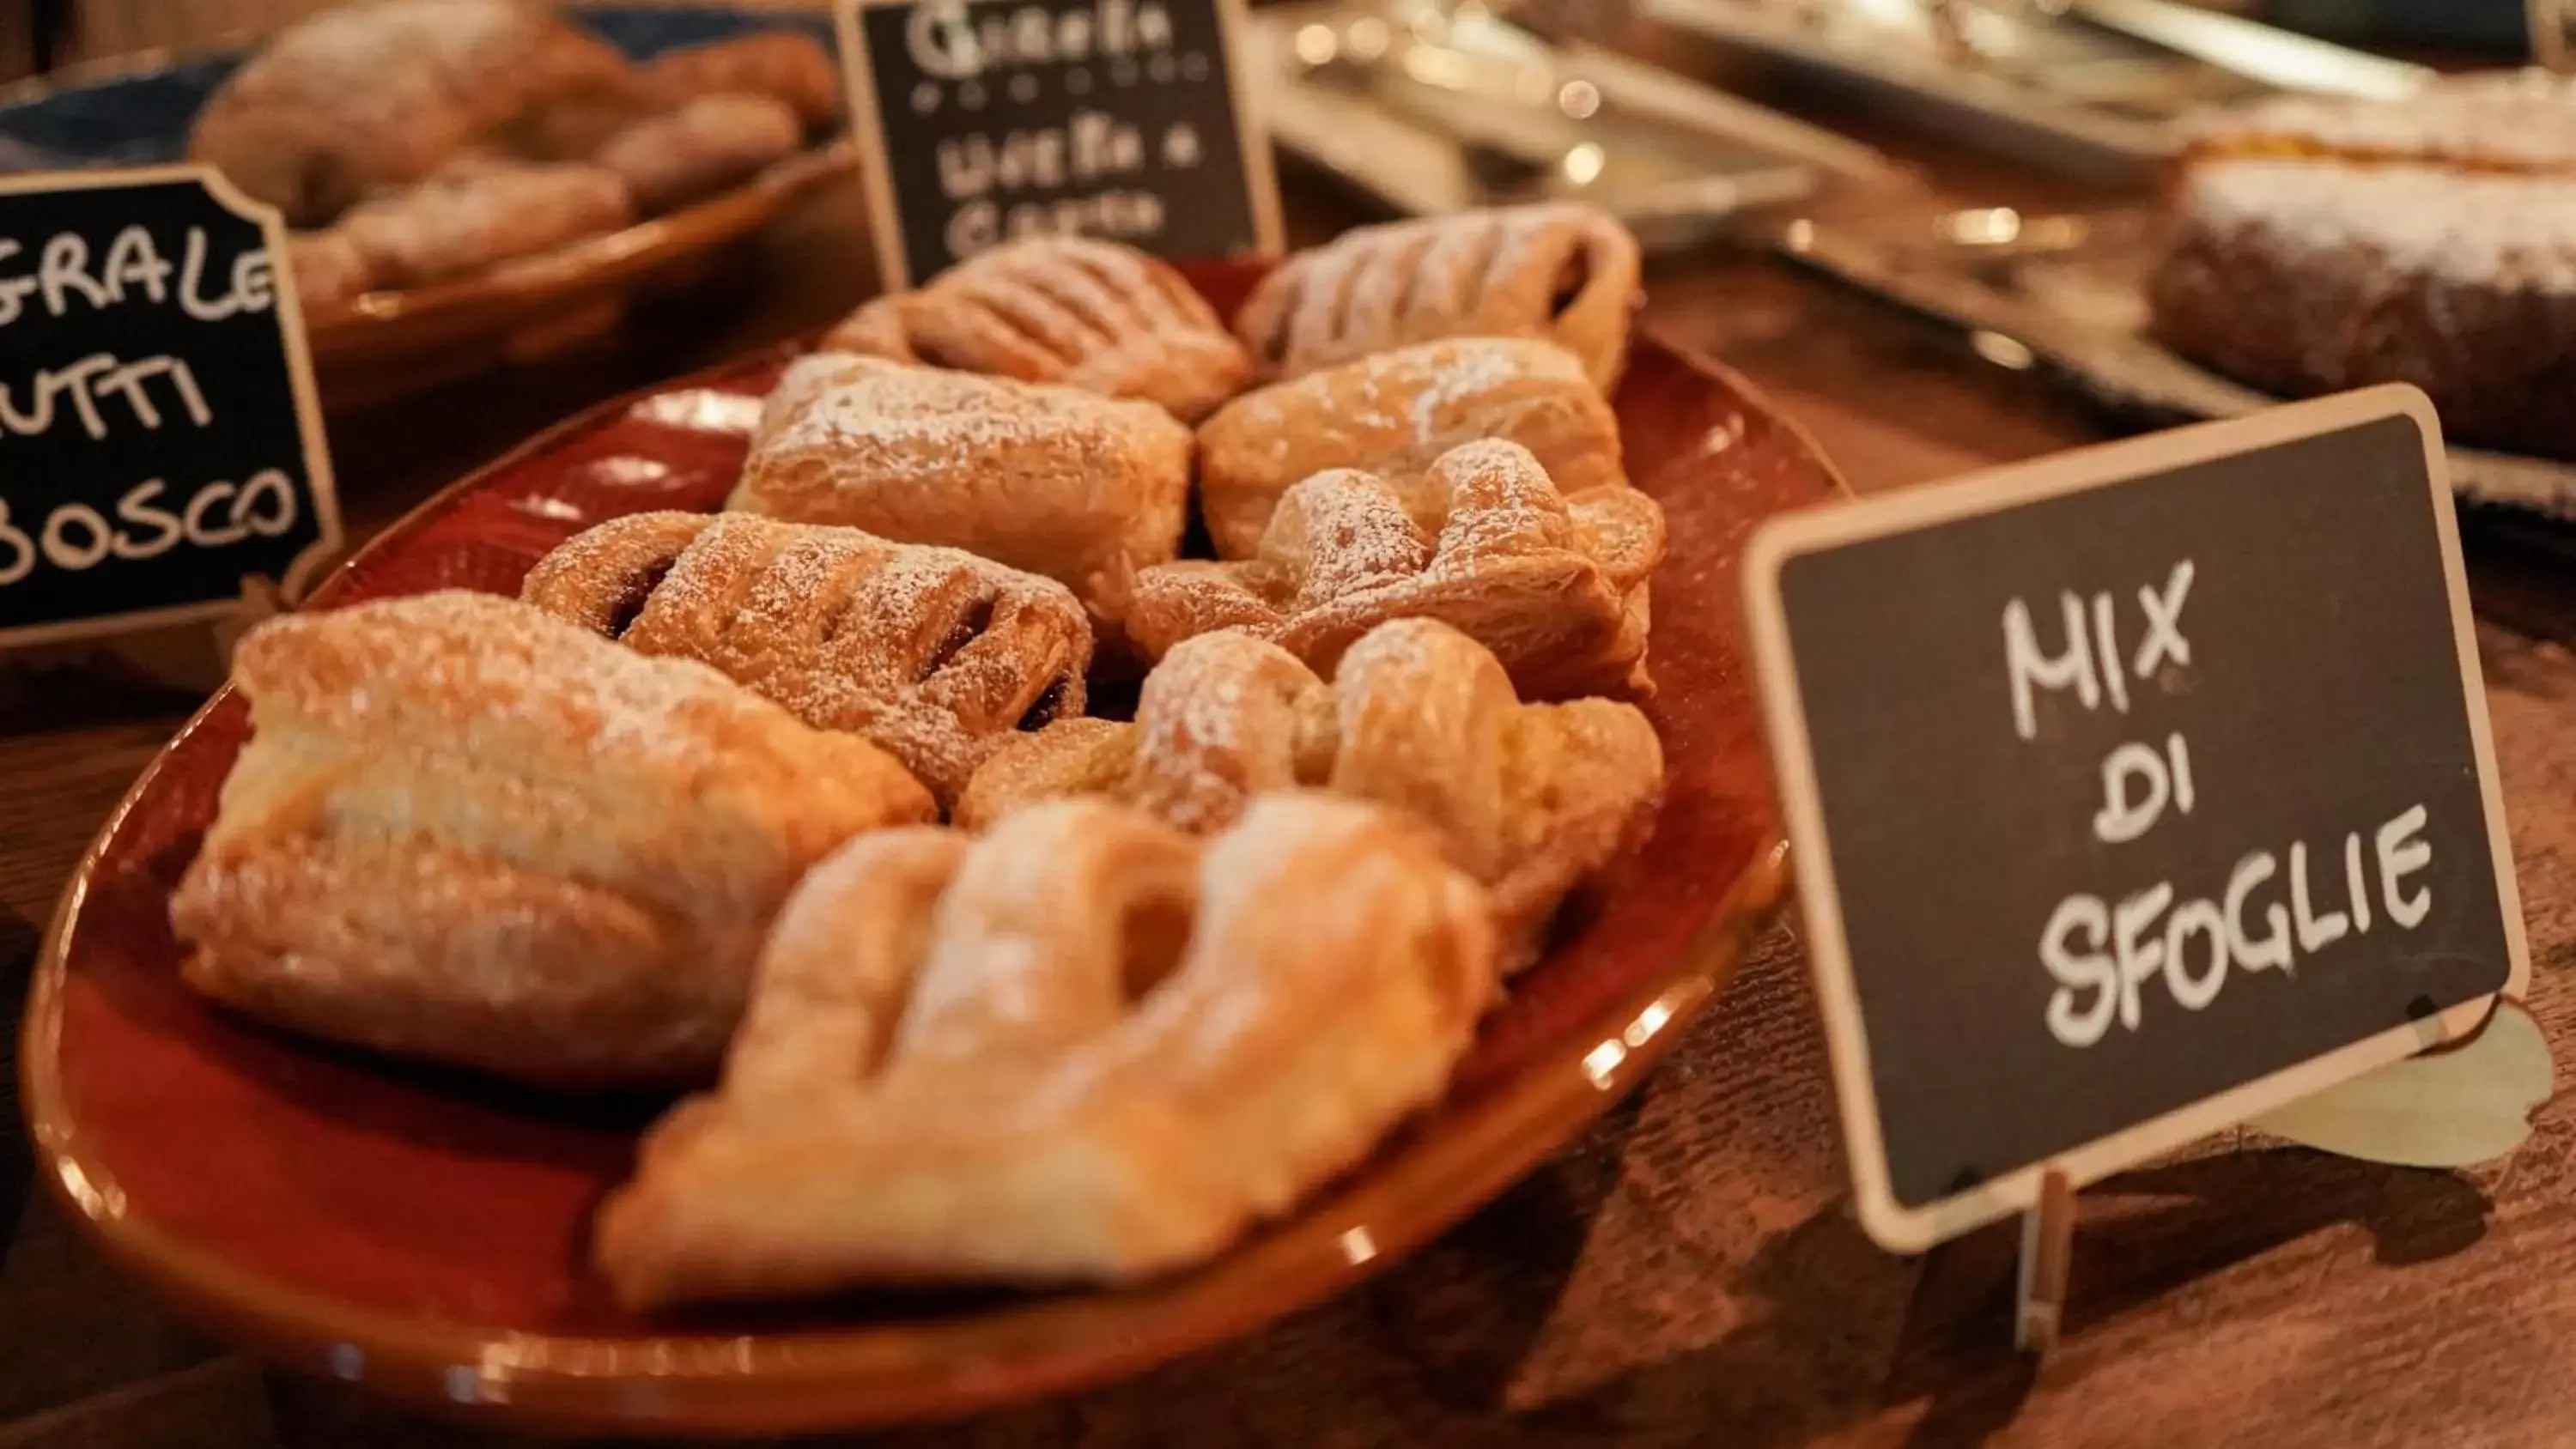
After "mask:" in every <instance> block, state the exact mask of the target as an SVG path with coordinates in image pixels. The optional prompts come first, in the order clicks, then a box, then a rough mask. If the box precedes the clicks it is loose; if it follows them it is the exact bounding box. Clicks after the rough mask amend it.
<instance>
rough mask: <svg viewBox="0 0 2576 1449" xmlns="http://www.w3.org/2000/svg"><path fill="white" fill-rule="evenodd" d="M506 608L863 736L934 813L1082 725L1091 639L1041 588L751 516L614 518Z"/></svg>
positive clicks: (1055, 593)
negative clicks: (1005, 750) (1012, 758)
mask: <svg viewBox="0 0 2576 1449" xmlns="http://www.w3.org/2000/svg"><path fill="white" fill-rule="evenodd" d="M521 596H522V597H523V598H525V599H526V600H527V601H528V602H529V603H531V604H534V605H536V606H537V607H539V608H541V609H544V610H546V611H547V612H549V613H552V614H556V615H559V616H561V617H563V618H566V619H570V620H572V621H573V622H574V623H577V624H579V625H581V626H582V627H583V628H586V629H589V630H592V631H593V632H596V633H599V634H604V635H606V636H608V637H610V638H612V639H622V640H624V641H625V642H626V644H627V646H628V647H630V648H633V649H636V650H640V651H641V652H643V653H646V654H667V655H677V656H679V657H681V658H685V659H695V660H697V661H699V662H700V663H703V664H710V665H713V666H715V667H716V668H717V669H719V670H721V671H723V672H724V673H725V674H726V675H728V676H730V677H731V678H733V679H734V680H736V681H738V682H739V683H741V684H743V685H746V686H748V687H749V688H751V689H752V690H753V691H755V692H756V693H759V694H761V695H763V696H765V697H767V698H769V699H773V700H775V701H777V702H778V703H780V704H783V705H785V706H786V707H787V708H788V709H789V710H790V711H792V712H793V713H794V714H795V715H796V716H797V717H798V718H800V719H802V720H804V721H805V722H806V723H807V724H810V725H813V726H814V727H815V728H817V729H827V730H847V731H850V732H852V733H855V734H861V735H865V736H867V737H868V738H869V739H870V740H873V741H875V742H876V744H877V745H878V746H879V747H881V748H883V749H884V750H885V751H886V752H887V753H889V754H891V755H893V756H894V757H895V758H896V759H898V760H900V761H902V762H903V763H904V765H905V766H906V767H907V768H909V769H910V770H911V771H912V772H913V774H914V775H916V776H918V777H920V779H921V781H922V783H924V784H926V785H928V786H929V787H930V789H931V792H932V793H933V794H935V795H937V796H938V797H939V798H940V799H941V800H942V801H947V800H950V799H953V798H955V796H956V794H957V792H958V791H959V790H961V789H963V788H964V787H965V784H966V780H967V777H968V776H969V775H971V774H973V773H974V770H975V767H976V766H977V765H978V764H980V763H982V761H983V760H984V759H985V757H987V756H988V755H990V754H991V753H992V752H993V751H994V750H997V749H999V748H1001V747H1002V745H1003V744H1005V743H1007V742H1008V741H1009V740H1010V739H1011V738H1013V732H1014V731H1016V730H1034V729H1036V728H1038V727H1040V726H1041V725H1044V724H1047V723H1048V722H1050V721H1052V720H1056V719H1059V718H1067V719H1069V718H1071V717H1073V716H1075V715H1079V714H1081V713H1082V709H1083V672H1084V671H1085V670H1086V669H1088V668H1089V667H1090V664H1091V625H1090V622H1089V621H1088V620H1087V619H1086V618H1085V617H1084V616H1083V611H1082V606H1081V604H1080V603H1078V602H1076V601H1075V599H1074V597H1073V594H1072V593H1071V592H1070V591H1069V590H1067V589H1066V588H1065V587H1064V586H1063V585H1062V584H1059V583H1056V582H1055V581H1053V580H1051V579H1044V578H1039V577H1037V576H1036V575H1034V574H1024V573H1021V572H1019V571H1018V570H1016V569H1008V568H1004V567H1003V566H1001V565H1000V564H997V563H992V562H990V561H988V560H985V559H981V558H977V557H976V556H975V555H973V554H970V553H965V552H962V551H960V550H958V549H953V548H933V547H929V546H926V545H920V544H899V543H889V542H887V541H886V540H884V539H881V538H878V537H875V536H874V535H872V534H867V533H862V532H860V531H859V530H857V529H855V528H829V527H823V526H820V525H812V524H794V523H780V522H777V521H775V520H772V519H767V518H758V517H753V516H751V515H749V514H740V513H733V514H722V515H718V516H715V517H709V516H707V515H704V514H696V513H640V514H634V515H630V516H628V517H625V518H619V519H612V520H611V521H609V522H607V523H603V524H600V525H599V526H598V527H596V528H592V529H589V530H587V531H586V532H583V533H581V534H579V535H578V536H576V537H574V538H573V539H572V540H571V541H569V542H567V543H565V544H564V545H563V546H562V547H560V548H557V549H556V550H555V551H554V552H552V553H550V554H548V555H546V557H545V558H544V559H543V560H541V561H539V563H538V564H537V566H536V567H535V568H534V569H532V570H530V571H529V573H528V578H527V583H526V586H525V588H524V590H523V591H522V595H521Z"/></svg>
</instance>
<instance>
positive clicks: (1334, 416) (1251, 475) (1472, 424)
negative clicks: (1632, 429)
mask: <svg viewBox="0 0 2576 1449" xmlns="http://www.w3.org/2000/svg"><path fill="white" fill-rule="evenodd" d="M1485 438H1501V439H1503V440H1505V441H1507V442H1513V443H1518V444H1520V445H1521V446H1522V447H1525V448H1527V449H1529V450H1530V452H1531V453H1533V454H1535V455H1536V456H1537V458H1538V461H1539V464H1540V466H1542V467H1544V468H1546V469H1547V472H1548V476H1549V477H1551V478H1553V479H1555V480H1556V485H1557V487H1558V488H1559V489H1560V490H1562V491H1563V492H1564V494H1565V495H1566V496H1567V497H1568V498H1580V497H1583V496H1584V495H1586V494H1588V493H1590V492H1591V491H1592V490H1594V489H1596V488H1625V487H1626V486H1627V484H1628V478H1627V475H1626V474H1625V473H1623V472H1622V471H1620V466H1619V419H1618V416H1617V415H1616V414H1614V413H1613V412H1611V410H1610V403H1609V401H1608V400H1607V399H1606V398H1604V397H1603V396H1602V395H1601V390H1600V389H1599V388H1597V387H1594V386H1593V385H1592V382H1591V380H1590V379H1589V378H1588V377H1586V376H1585V375H1584V371H1583V364H1582V362H1581V361H1580V360H1578V359H1577V358H1576V357H1575V356H1574V354H1573V353H1570V352H1568V351H1566V350H1565V349H1564V348H1561V347H1558V346H1556V345H1555V344H1553V343H1548V342H1539V341H1534V340H1531V339H1528V338H1508V337H1466V338H1454V339H1450V340H1447V341H1442V342H1425V343H1418V344H1416V345H1414V346H1411V347H1403V348H1398V349H1396V350H1395V351H1392V352H1380V353H1375V354H1372V355H1370V356H1368V357H1363V358H1360V359H1358V360H1356V361H1352V362H1346V363H1342V364H1340V365H1338V366H1334V367H1327V368H1322V369H1319V370H1317V371H1314V372H1310V373H1307V374H1306V375H1305V376H1303V377H1298V378H1293V379H1291V380H1289V381H1286V382H1277V383H1272V384H1271V385H1270V386H1268V387H1265V388H1263V389H1261V390H1260V391H1258V392H1254V393H1247V394H1245V395H1244V396H1242V397H1239V398H1236V399H1235V400H1234V401H1232V402H1230V403H1228V404H1226V405H1225V407H1223V408H1222V409H1220V410H1219V411H1218V412H1217V414H1216V416H1214V417H1212V418H1209V419H1208V420H1207V421H1206V422H1205V423H1202V424H1201V425H1200V426H1199V438H1198V441H1199V495H1200V499H1201V507H1202V509H1203V510H1204V512H1205V514H1206V517H1207V526H1208V535H1209V537H1210V538H1211V539H1213V540H1214V541H1215V544H1216V551H1217V553H1218V554H1219V555H1220V556H1221V557H1225V558H1245V557H1248V556H1250V555H1251V553H1252V551H1253V550H1254V549H1255V548H1257V547H1259V546H1260V543H1261V531H1262V529H1264V528H1265V527H1267V526H1268V525H1269V523H1270V511H1271V510H1272V509H1273V508H1276V507H1278V505H1279V498H1280V495H1282V494H1284V493H1286V492H1287V491H1288V490H1289V488H1290V487H1292V486H1294V485H1295V484H1297V483H1299V482H1301V481H1303V480H1304V479H1306V478H1309V477H1311V476H1313V475H1314V474H1317V473H1320V472H1322V471H1324V470H1325V469H1327V468H1362V469H1366V470H1367V471H1369V472H1371V473H1374V474H1376V475H1377V476H1378V477H1380V478H1383V479H1385V480H1386V481H1387V483H1388V484H1389V486H1391V487H1393V488H1394V489H1395V490H1396V491H1397V492H1398V493H1399V494H1401V495H1403V497H1404V499H1405V509H1406V511H1407V512H1408V513H1410V514H1412V515H1413V520H1414V522H1416V523H1419V524H1421V525H1422V526H1423V527H1425V528H1438V527H1439V526H1440V523H1441V520H1442V518H1443V517H1444V516H1445V515H1446V512H1447V509H1448V497H1447V495H1446V494H1445V493H1444V492H1442V491H1441V490H1439V489H1437V488H1434V487H1432V486H1430V484H1429V483H1428V482H1427V481H1426V478H1427V475H1428V473H1429V471H1430V468H1431V464H1432V462H1433V461H1434V460H1435V459H1437V458H1438V457H1439V456H1440V455H1441V454H1443V453H1446V452H1448V451H1449V450H1450V449H1451V448H1454V447H1457V446H1458V445H1459V444H1461V443H1472V442H1476V441H1479V440H1481V439H1485Z"/></svg>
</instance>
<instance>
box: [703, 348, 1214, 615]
mask: <svg viewBox="0 0 2576 1449" xmlns="http://www.w3.org/2000/svg"><path fill="white" fill-rule="evenodd" d="M1190 446H1191V439H1190V430H1189V429H1188V428H1186V427H1183V426H1182V425H1181V424H1179V423H1177V422H1174V421H1173V420H1172V418H1171V416H1170V415H1169V414H1167V413H1165V412H1164V411H1163V410H1162V409H1160V408H1158V407H1155V406H1153V405H1152V404H1150V403H1141V402H1130V401H1124V400H1120V399H1115V398H1104V397H1101V396H1098V395H1097V394H1094V393H1088V392H1082V391H1079V390H1077V389H1074V388H1069V387H1046V386H1039V385H1034V384H1029V383H1021V382H1013V381H1010V380H1008V379H1005V378H995V377H979V376H976V375H974V374H972V373H964V372H947V371H941V370H938V369H934V368H924V367H907V366H904V365H903V364H901V363H895V362H888V361H885V360H883V359H881V358H874V357H860V356H855V355H853V354H850V353H842V352H829V353H817V354H814V355H813V356H810V357H805V358H800V359H798V360H797V362H796V363H795V364H794V365H792V366H791V367H789V368H788V370H787V374H786V376H785V377H784V378H782V379H781V380H780V382H779V385H778V388H777V390H776V391H775V392H773V393H772V394H771V395H770V399H769V403H768V405H767V406H766V407H765V408H764V409H763V411H762V414H761V420H760V428H759V431H758V432H757V433H756V434H755V435H754V436H753V439H752V444H751V456H750V458H749V459H748V460H747V461H746V462H745V464H744V466H743V472H742V481H741V483H740V485H739V486H737V487H736V488H735V490H734V492H733V496H732V497H731V498H730V499H729V500H728V501H727V503H726V505H725V506H726V507H728V508H735V509H741V510H744V511H747V512H752V513H763V514H768V515H770V516H771V517H774V518H783V519H787V520H790V521H792V522H798V523H832V524H841V525H844V526H848V527H853V528H863V529H866V530H867V531H868V532H870V533H873V534H877V535H879V536H880V537H884V538H890V539H895V540H897V541H900V542H905V543H936V544H947V545H949V546H951V547H955V548H962V549H966V550H968V551H970V552H973V553H979V554H982V555H983V556H984V557H986V558H989V559H993V560H995V561H997V562H999V563H1003V564H1007V565H1009V566H1010V567H1012V568H1017V569H1026V570H1028V571H1029V572H1032V573H1039V574H1044V575H1046V576H1047V577H1049V578H1052V579H1056V580H1059V581H1061V582H1063V583H1065V584H1067V585H1070V586H1071V587H1072V589H1073V591H1074V593H1075V594H1076V595H1078V596H1079V597H1080V598H1081V599H1082V600H1083V602H1084V603H1085V604H1086V605H1088V606H1090V607H1091V609H1092V610H1093V612H1094V614H1095V616H1098V617H1103V618H1114V617H1116V615H1117V612H1118V606H1119V600H1120V591H1121V590H1122V588H1123V586H1124V582H1125V580H1126V579H1127V578H1128V577H1130V576H1131V575H1132V573H1133V572H1134V571H1135V570H1137V569H1141V568H1146V567H1150V566H1151V565H1154V564H1157V563H1161V562H1164V561H1166V560H1169V559H1171V558H1173V557H1174V556H1175V555H1177V554H1178V553H1179V551H1180V542H1181V527H1182V524H1183V522H1184V514H1185V511H1186V509H1187V507H1188V501H1189V484H1190Z"/></svg>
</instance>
